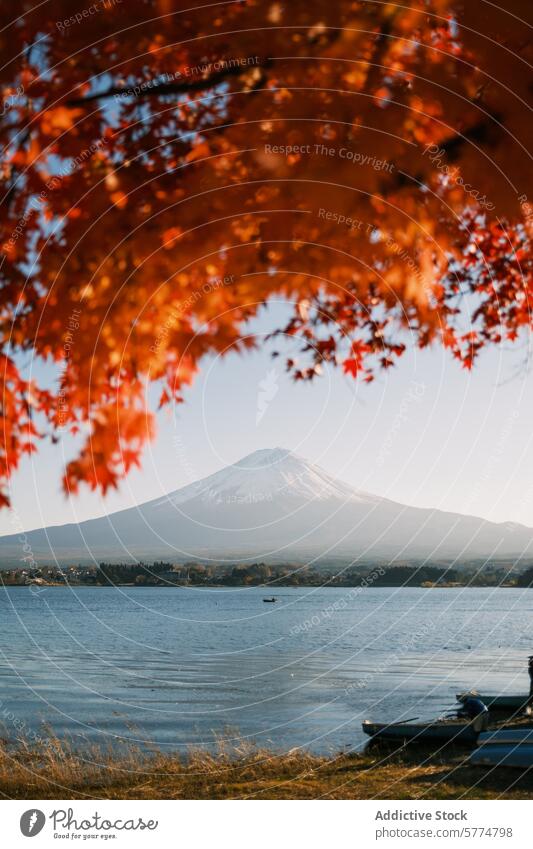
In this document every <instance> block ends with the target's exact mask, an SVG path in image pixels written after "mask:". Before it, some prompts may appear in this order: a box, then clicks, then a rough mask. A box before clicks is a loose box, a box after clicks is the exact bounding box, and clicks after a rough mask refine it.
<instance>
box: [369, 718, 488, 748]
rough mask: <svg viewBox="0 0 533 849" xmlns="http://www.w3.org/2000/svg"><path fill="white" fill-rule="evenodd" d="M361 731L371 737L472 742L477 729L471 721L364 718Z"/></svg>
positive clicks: (418, 740) (475, 738) (474, 740)
mask: <svg viewBox="0 0 533 849" xmlns="http://www.w3.org/2000/svg"><path fill="white" fill-rule="evenodd" d="M363 731H364V733H365V734H368V736H369V737H372V738H373V739H381V740H404V741H417V742H426V741H437V742H441V743H465V744H472V745H473V744H474V743H475V742H476V740H477V738H478V731H476V730H474V727H473V723H472V722H471V721H466V722H465V721H461V720H437V721H435V722H389V723H386V722H371V721H370V720H368V719H365V720H364V722H363Z"/></svg>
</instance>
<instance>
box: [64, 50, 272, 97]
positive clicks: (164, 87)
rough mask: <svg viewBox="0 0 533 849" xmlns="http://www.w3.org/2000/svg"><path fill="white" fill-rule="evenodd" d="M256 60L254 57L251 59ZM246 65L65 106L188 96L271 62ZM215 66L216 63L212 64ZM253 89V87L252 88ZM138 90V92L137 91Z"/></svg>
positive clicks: (116, 89)
mask: <svg viewBox="0 0 533 849" xmlns="http://www.w3.org/2000/svg"><path fill="white" fill-rule="evenodd" d="M251 58H256V57H251ZM242 61H243V62H245V63H246V64H239V65H235V66H230V67H227V68H223V69H221V70H220V71H216V72H215V73H214V74H211V76H209V77H202V78H201V79H199V80H177V81H175V82H161V83H157V84H156V85H150V84H149V83H148V82H144V83H138V84H137V85H131V86H112V87H111V88H108V89H106V91H101V92H94V94H89V95H87V96H86V97H74V98H70V99H69V100H67V106H83V105H84V104H85V103H91V102H92V101H94V100H105V99H107V98H109V97H137V98H138V97H160V96H161V95H165V94H188V93H189V92H194V91H202V90H204V89H206V88H211V87H212V86H216V85H220V83H223V82H225V80H227V79H229V78H231V77H239V76H241V75H242V74H244V73H246V72H247V71H250V70H251V69H252V70H253V68H261V69H264V68H269V67H270V66H271V65H272V61H271V60H269V59H264V60H262V61H261V62H251V61H249V60H242ZM213 64H216V63H213ZM254 87H255V86H254ZM137 89H138V91H137Z"/></svg>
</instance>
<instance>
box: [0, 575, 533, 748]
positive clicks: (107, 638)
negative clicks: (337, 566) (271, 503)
mask: <svg viewBox="0 0 533 849" xmlns="http://www.w3.org/2000/svg"><path fill="white" fill-rule="evenodd" d="M268 594H269V591H268V590H267V591H265V589H264V588H260V587H259V588H255V587H254V588H241V587H239V588H235V589H215V588H212V589H205V588H204V589H190V588H157V587H153V588H142V589H141V588H125V587H119V588H98V587H95V588H89V587H78V588H69V587H50V588H45V589H42V590H40V591H38V592H34V591H33V590H29V589H28V588H24V587H13V588H4V589H3V590H1V591H0V682H1V690H0V722H1V723H2V725H3V729H4V732H5V735H6V736H8V737H9V738H11V739H15V738H16V737H17V736H20V735H23V734H28V733H29V734H30V735H31V734H32V733H34V734H39V735H40V736H45V734H46V732H44V731H43V725H42V724H43V722H44V723H48V724H49V725H50V726H52V728H53V729H54V731H55V732H56V733H58V734H60V735H63V734H68V735H71V736H72V737H74V738H75V739H76V740H78V739H79V740H82V739H87V738H89V739H91V740H95V741H98V742H101V743H106V742H109V741H116V740H117V739H118V740H134V741H145V740H150V741H151V742H153V743H155V744H157V745H158V746H159V747H161V748H163V749H176V750H185V749H186V748H187V747H189V746H191V745H194V746H212V745H213V743H214V741H215V740H217V739H220V738H223V739H226V740H228V741H232V740H235V739H242V738H245V739H247V740H249V741H253V742H255V743H257V744H260V745H266V746H269V747H271V748H273V749H289V748H293V747H296V746H303V747H306V748H309V749H311V750H314V751H317V752H327V751H332V750H338V749H340V748H343V747H348V748H354V747H358V746H360V745H361V744H362V742H363V735H362V733H361V721H362V720H363V719H365V718H371V719H378V720H379V719H385V720H394V719H398V718H401V717H404V718H407V717H416V716H417V717H421V718H430V717H435V716H436V715H438V713H439V712H440V711H442V710H444V709H446V708H449V707H450V706H452V705H453V704H454V701H455V700H454V694H455V693H456V692H457V690H458V689H459V688H466V687H473V686H475V687H477V688H478V689H480V690H483V689H484V690H485V691H488V690H490V691H491V692H505V691H507V692H524V693H525V692H527V691H528V689H529V681H528V676H527V668H526V666H527V655H528V654H531V653H533V627H532V626H533V592H532V591H527V590H512V589H495V590H493V589H484V588H483V589H468V588H465V589H441V590H436V589H433V590H425V589H411V588H390V589H389V588H379V589H376V588H367V589H364V590H362V591H361V590H360V589H358V590H355V591H354V590H351V589H350V588H346V589H344V588H343V589H308V588H306V589H302V588H298V589H292V588H279V589H277V590H275V594H276V597H277V599H278V602H277V603H276V604H265V603H264V602H263V598H264V597H265V596H266V595H268Z"/></svg>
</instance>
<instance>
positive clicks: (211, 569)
mask: <svg viewBox="0 0 533 849" xmlns="http://www.w3.org/2000/svg"><path fill="white" fill-rule="evenodd" d="M511 574H512V573H511V572H510V570H509V568H486V569H483V570H482V569H479V570H476V569H466V568H464V567H463V568H459V569H452V568H450V567H449V566H446V565H438V566H437V565H425V564H413V565H396V564H388V565H387V564H384V563H380V564H374V565H372V564H368V563H366V564H365V565H364V566H363V565H362V564H359V566H358V567H355V566H351V567H349V568H337V570H336V571H333V569H330V570H327V571H325V570H324V569H322V568H320V567H319V568H317V567H313V568H311V567H310V566H305V565H303V566H302V565H301V564H294V563H293V564H285V565H271V564H267V563H251V564H247V565H244V564H231V565H221V564H202V563H197V562H196V561H195V562H191V563H185V564H175V563H166V562H164V561H156V562H155V563H152V564H147V563H136V564H131V563H100V565H99V566H98V567H95V566H90V567H88V568H86V567H83V566H68V567H65V568H61V567H57V566H54V567H44V566H43V567H40V568H34V569H24V568H17V569H11V570H6V571H3V572H1V573H0V579H1V581H2V583H4V584H5V585H8V586H17V585H18V586H20V585H24V584H26V585H29V584H35V583H38V584H44V585H54V584H88V585H91V584H92V585H95V584H96V585H101V586H112V585H128V586H214V585H217V586H228V587H241V586H252V587H254V586H267V585H268V586H270V587H276V586H285V587H287V586H289V587H300V586H303V587H305V586H312V587H322V586H323V587H328V586H330V587H355V586H373V587H402V586H406V587H429V586H437V587H439V586H441V587H445V586H474V587H483V586H484V587H495V586H501V585H504V586H515V587H530V586H533V566H532V567H530V568H528V569H527V570H526V571H524V572H522V573H521V574H517V573H515V574H514V575H512V577H510V575H511Z"/></svg>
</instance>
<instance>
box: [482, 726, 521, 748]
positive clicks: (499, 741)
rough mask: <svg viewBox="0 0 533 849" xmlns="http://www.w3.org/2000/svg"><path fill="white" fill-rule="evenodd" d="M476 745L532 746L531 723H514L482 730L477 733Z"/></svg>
mask: <svg viewBox="0 0 533 849" xmlns="http://www.w3.org/2000/svg"><path fill="white" fill-rule="evenodd" d="M477 744H478V746H523V745H530V746H533V725H516V726H513V727H510V728H498V729H495V730H494V731H484V732H483V733H482V734H480V735H479V737H478V741H477Z"/></svg>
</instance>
